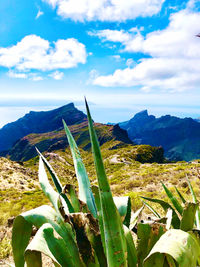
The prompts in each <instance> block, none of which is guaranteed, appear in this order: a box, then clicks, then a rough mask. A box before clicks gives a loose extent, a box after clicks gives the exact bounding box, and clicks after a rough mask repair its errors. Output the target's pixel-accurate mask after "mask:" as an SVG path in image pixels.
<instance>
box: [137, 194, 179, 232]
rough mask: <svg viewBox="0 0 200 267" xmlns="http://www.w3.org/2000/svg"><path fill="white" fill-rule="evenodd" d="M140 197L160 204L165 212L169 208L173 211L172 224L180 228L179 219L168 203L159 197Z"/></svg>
mask: <svg viewBox="0 0 200 267" xmlns="http://www.w3.org/2000/svg"><path fill="white" fill-rule="evenodd" d="M141 198H143V199H146V200H149V201H151V202H154V203H158V204H160V205H161V207H162V208H163V209H164V211H165V212H167V210H168V209H171V210H172V211H173V214H172V226H173V227H174V228H176V229H179V228H180V219H179V217H178V215H177V214H176V212H175V210H174V208H172V206H171V205H170V204H169V203H167V202H165V201H163V200H161V199H157V198H149V197H141Z"/></svg>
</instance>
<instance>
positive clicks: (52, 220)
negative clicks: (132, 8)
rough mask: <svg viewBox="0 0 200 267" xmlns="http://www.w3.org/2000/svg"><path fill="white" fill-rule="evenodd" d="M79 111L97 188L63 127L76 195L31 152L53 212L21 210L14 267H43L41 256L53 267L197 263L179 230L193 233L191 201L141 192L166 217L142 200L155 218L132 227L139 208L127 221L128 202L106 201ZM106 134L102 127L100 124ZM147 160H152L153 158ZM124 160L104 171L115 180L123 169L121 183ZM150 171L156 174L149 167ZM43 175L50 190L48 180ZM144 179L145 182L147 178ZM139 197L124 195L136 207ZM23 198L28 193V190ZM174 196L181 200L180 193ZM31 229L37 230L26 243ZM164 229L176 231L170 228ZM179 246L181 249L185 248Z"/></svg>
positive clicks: (196, 249)
mask: <svg viewBox="0 0 200 267" xmlns="http://www.w3.org/2000/svg"><path fill="white" fill-rule="evenodd" d="M86 108H87V114H88V124H89V133H90V140H91V146H92V151H93V157H94V162H95V168H96V175H97V182H98V187H96V186H93V187H92V188H91V185H90V181H89V179H88V175H87V173H86V168H89V171H90V172H92V170H91V169H90V166H89V165H87V166H86V168H85V166H84V164H83V161H82V159H81V156H80V152H79V150H78V147H77V145H76V143H75V141H74V139H73V137H72V135H71V133H70V132H69V129H68V128H67V126H66V125H65V124H64V126H65V131H66V134H67V138H68V141H69V145H70V149H71V153H72V156H73V162H74V166H75V172H76V176H77V180H78V186H79V197H78V195H77V194H76V191H75V189H74V187H73V186H72V185H67V186H65V187H63V186H62V183H61V181H60V180H59V178H58V176H57V175H56V173H55V171H54V169H53V168H52V166H51V165H50V164H49V162H48V161H47V160H46V159H45V158H44V157H43V155H42V154H41V153H40V152H39V151H38V154H39V158H40V160H39V181H40V185H41V188H42V190H43V192H44V193H45V195H46V196H47V198H48V199H49V201H50V202H51V204H52V206H53V208H52V207H50V206H46V205H45V206H40V207H38V208H35V209H33V210H30V211H27V212H24V213H22V214H21V215H19V216H17V218H16V219H15V221H14V225H13V233H12V247H13V255H14V261H15V265H16V267H23V266H24V265H25V263H26V264H27V267H32V266H42V257H41V254H42V253H43V254H46V255H47V256H48V257H49V258H51V259H52V261H53V263H54V265H55V266H71V267H75V266H77V267H79V266H80V267H84V266H94V267H95V266H102V267H107V266H108V267H113V266H116V267H117V266H124V267H126V266H129V267H136V266H139V267H143V266H149V267H151V266H160V267H162V266H177V265H178V264H183V265H181V266H188V265H187V264H188V262H191V266H196V264H197V261H198V262H199V258H200V257H199V256H200V245H199V244H200V243H199V241H198V240H197V239H196V238H195V237H194V235H193V234H192V233H191V234H190V233H187V232H186V231H192V229H193V226H194V224H195V222H196V221H195V215H196V211H197V210H198V209H197V208H198V207H197V206H198V204H197V203H195V204H194V203H188V204H187V202H186V203H185V205H184V207H183V206H182V204H180V203H179V200H178V199H177V198H176V197H175V196H174V193H173V192H172V191H171V190H169V189H168V188H167V187H166V186H165V185H164V184H163V185H162V186H163V188H164V191H165V192H166V194H167V196H168V198H169V200H170V201H171V202H172V205H173V206H171V205H170V204H169V203H168V202H166V201H165V200H160V199H159V198H152V195H153V194H154V193H153V192H148V194H147V196H145V197H143V199H145V200H149V201H151V202H154V203H157V204H158V205H160V206H161V207H162V208H163V209H164V211H165V212H166V213H167V215H166V217H165V218H161V215H160V214H158V213H156V212H155V211H154V210H153V208H151V207H150V205H148V204H146V203H145V202H144V204H145V205H146V206H148V208H149V209H150V210H151V211H154V214H157V217H158V219H157V220H156V221H153V222H152V223H144V224H143V223H138V219H139V217H140V215H141V213H142V210H143V207H142V208H140V209H139V210H137V211H136V212H135V213H134V214H132V216H131V202H130V198H129V197H123V198H120V197H117V198H113V196H112V193H111V188H110V185H109V182H108V179H107V175H106V172H105V168H104V163H103V159H102V156H101V151H100V148H99V144H98V140H97V136H96V133H95V130H94V127H93V122H92V118H91V115H90V111H89V108H88V106H87V103H86ZM106 135H107V128H106V127H105V136H106ZM145 149H146V148H145ZM148 151H149V150H148ZM151 153H153V151H151ZM108 154H109V157H110V156H112V155H113V154H112V153H111V152H109V153H108ZM141 154H142V152H141ZM148 157H152V154H151V155H148ZM89 160H91V158H89ZM125 162H126V165H125V166H124V165H123V164H121V163H117V164H121V165H118V166H117V167H116V166H112V167H111V168H110V169H109V172H110V173H113V172H117V175H119V177H118V179H120V177H121V174H122V173H123V171H125V174H124V175H123V176H122V177H123V179H124V180H126V179H127V178H128V175H126V171H127V170H128V167H129V166H128V165H129V164H127V162H128V161H127V159H125ZM105 165H107V162H106V164H105ZM141 166H142V165H138V163H137V164H135V168H134V170H132V171H133V172H136V170H137V171H138V170H139V172H143V173H144V175H143V177H146V174H145V169H143V168H141ZM45 168H46V169H45ZM46 170H48V175H49V176H48V175H47V173H46ZM157 171H158V173H161V172H162V171H163V168H162V166H161V167H159V168H157ZM178 171H179V170H178ZM149 173H151V174H152V175H155V172H154V171H153V167H152V169H151V170H149ZM93 174H94V173H93ZM49 177H50V178H51V180H52V181H53V183H54V186H55V188H54V187H53V185H52V183H50V182H49ZM93 179H94V178H93ZM112 179H113V180H112ZM149 179H152V177H151V175H150V178H149ZM149 179H148V182H149V181H150V180H149ZM111 181H117V177H116V176H113V177H111ZM145 182H146V181H145ZM131 183H132V184H131ZM131 183H130V182H127V183H124V182H122V181H121V184H120V185H119V186H121V187H122V189H121V190H123V189H124V188H123V187H127V188H128V189H130V188H131V186H132V187H139V180H137V181H134V179H133V180H132V181H131ZM137 183H138V184H137ZM178 192H179V191H177V193H178ZM138 193H139V192H132V194H130V193H128V194H127V195H131V196H132V201H133V204H134V208H135V209H136V207H137V206H138V208H139V206H140V207H141V205H142V204H143V203H142V201H141V200H140V202H138V203H137V200H138ZM27 195H28V196H30V193H28V194H27ZM178 195H179V197H180V196H182V194H181V193H180V192H179V193H178ZM193 197H194V196H193ZM37 200H38V199H37ZM182 200H183V198H182ZM177 213H179V215H178V214H177ZM123 224H124V225H123ZM129 225H130V229H129V228H128V226H129ZM33 226H35V227H36V228H37V229H39V230H38V231H37V233H36V234H35V236H34V237H33V239H31V233H32V227H33ZM170 227H173V228H181V229H182V230H175V229H170V230H169V228H170ZM131 230H134V231H135V230H136V231H137V245H135V242H134V240H133V237H132V233H131ZM183 230H184V231H185V232H184V231H183ZM172 235H173V237H172ZM185 241H186V244H184V242H185ZM176 246H178V248H177V253H173V249H174V247H176ZM179 250H180V251H179ZM191 251H193V253H194V255H192V252H191ZM185 258H187V259H185ZM34 264H35V265H34Z"/></svg>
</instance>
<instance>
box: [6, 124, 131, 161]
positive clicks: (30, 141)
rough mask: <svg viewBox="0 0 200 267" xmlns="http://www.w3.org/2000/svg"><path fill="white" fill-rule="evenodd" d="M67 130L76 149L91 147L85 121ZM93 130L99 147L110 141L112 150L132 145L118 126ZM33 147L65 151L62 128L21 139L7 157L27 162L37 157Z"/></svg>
mask: <svg viewBox="0 0 200 267" xmlns="http://www.w3.org/2000/svg"><path fill="white" fill-rule="evenodd" d="M69 129H70V131H71V133H72V134H73V136H74V138H75V140H76V142H77V145H78V147H79V148H82V149H84V150H89V149H90V147H91V145H90V137H89V131H88V123H87V121H84V122H82V123H79V124H76V125H71V126H69ZM95 129H96V133H97V136H98V139H99V143H100V145H103V144H104V143H107V142H108V143H109V142H110V141H112V142H111V143H109V149H112V148H113V149H114V148H117V147H120V146H123V145H125V144H132V142H131V140H130V139H129V137H128V134H127V132H126V131H125V130H123V129H121V128H120V127H119V126H118V125H105V124H101V123H95ZM35 146H37V148H38V149H39V150H40V151H41V152H43V151H48V152H51V151H55V150H65V149H66V147H67V146H68V142H67V138H66V134H65V132H64V130H63V127H62V130H57V131H50V132H46V133H38V134H36V133H34V134H29V135H27V136H25V137H23V138H21V139H20V140H19V141H18V142H16V143H15V145H14V146H13V147H12V148H11V149H10V150H9V152H8V156H9V158H10V159H11V160H15V161H26V160H29V159H31V158H33V157H35V156H36V155H37V153H36V150H35Z"/></svg>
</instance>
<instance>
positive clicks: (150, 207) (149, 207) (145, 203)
mask: <svg viewBox="0 0 200 267" xmlns="http://www.w3.org/2000/svg"><path fill="white" fill-rule="evenodd" d="M142 202H143V203H144V205H145V206H146V207H147V208H148V209H149V210H150V211H151V212H152V213H153V214H154V215H155V216H156V217H157V218H161V216H160V215H159V214H158V212H157V211H156V210H155V209H154V208H153V207H152V206H151V205H149V204H148V203H147V202H145V201H144V200H143V201H142Z"/></svg>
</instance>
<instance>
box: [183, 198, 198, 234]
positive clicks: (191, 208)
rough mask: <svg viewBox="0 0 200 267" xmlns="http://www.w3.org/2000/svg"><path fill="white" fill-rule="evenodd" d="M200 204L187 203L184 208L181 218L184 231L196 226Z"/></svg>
mask: <svg viewBox="0 0 200 267" xmlns="http://www.w3.org/2000/svg"><path fill="white" fill-rule="evenodd" d="M197 208H198V204H196V203H186V204H185V208H184V210H183V216H182V219H181V225H180V229H181V230H183V231H186V232H187V231H190V230H192V229H193V227H194V222H195V215H196V210H197Z"/></svg>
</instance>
